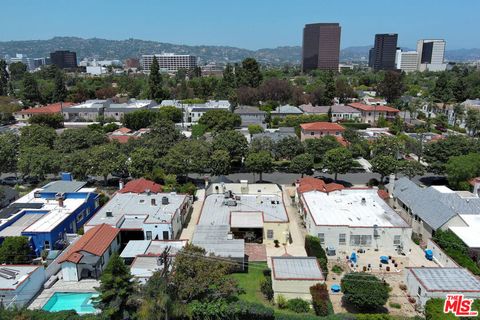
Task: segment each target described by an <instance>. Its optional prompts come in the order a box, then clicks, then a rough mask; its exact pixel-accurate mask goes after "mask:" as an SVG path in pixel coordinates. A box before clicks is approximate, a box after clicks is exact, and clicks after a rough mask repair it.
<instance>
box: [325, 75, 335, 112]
mask: <svg viewBox="0 0 480 320" xmlns="http://www.w3.org/2000/svg"><path fill="white" fill-rule="evenodd" d="M324 83H325V98H326V99H328V101H330V103H329V104H328V105H330V104H331V103H332V101H333V99H334V98H335V93H336V88H335V79H334V76H333V71H331V70H330V71H328V72H327V73H326V77H325V80H324Z"/></svg>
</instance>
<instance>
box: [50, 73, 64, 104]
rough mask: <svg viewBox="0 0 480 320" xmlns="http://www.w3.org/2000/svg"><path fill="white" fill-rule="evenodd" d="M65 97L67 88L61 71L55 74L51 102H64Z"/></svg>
mask: <svg viewBox="0 0 480 320" xmlns="http://www.w3.org/2000/svg"><path fill="white" fill-rule="evenodd" d="M66 97H67V88H66V87H65V80H64V78H63V73H62V71H61V70H57V72H56V73H55V88H54V90H53V97H52V100H53V102H61V101H65V98H66Z"/></svg>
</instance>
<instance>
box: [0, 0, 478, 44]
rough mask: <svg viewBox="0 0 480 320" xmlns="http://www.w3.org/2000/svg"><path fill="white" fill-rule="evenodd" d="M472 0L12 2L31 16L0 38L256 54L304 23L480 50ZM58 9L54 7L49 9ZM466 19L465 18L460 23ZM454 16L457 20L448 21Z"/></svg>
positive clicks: (364, 39)
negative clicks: (462, 1)
mask: <svg viewBox="0 0 480 320" xmlns="http://www.w3.org/2000/svg"><path fill="white" fill-rule="evenodd" d="M467 2H469V10H465V6H462V7H460V6H457V5H456V4H455V3H454V2H452V1H447V0H440V1H433V0H426V1H421V2H419V1H413V0H406V1H404V2H402V6H393V4H388V5H385V4H384V3H383V2H382V1H379V0H370V1H367V2H366V3H361V4H359V3H357V2H355V1H338V2H333V1H311V0H304V1H299V2H296V3H295V4H294V7H293V8H292V6H293V4H292V3H286V2H281V3H279V2H278V1H276V2H274V1H272V0H266V1H262V2H253V1H250V0H247V1H242V2H231V3H229V4H228V6H227V5H224V3H222V2H221V1H219V0H210V1H202V2H199V3H197V2H194V1H190V0H186V1H184V2H182V3H181V4H179V3H156V2H153V1H149V0H145V1H143V2H142V5H141V6H138V8H137V7H135V6H132V5H131V4H130V3H128V2H127V1H116V2H113V1H102V2H101V3H97V2H93V1H91V0H87V1H84V2H82V4H83V5H82V8H84V9H83V10H72V8H71V5H70V4H68V3H63V2H61V1H57V0H53V1H50V2H49V3H50V4H51V6H45V5H44V4H42V3H31V2H27V1H26V0H22V1H16V2H14V3H5V4H4V5H3V8H4V9H5V10H6V12H14V11H15V10H19V9H21V10H22V12H23V14H24V15H25V16H26V17H29V18H28V19H16V18H14V16H15V15H6V17H4V18H3V19H2V22H0V25H1V26H2V27H3V28H4V30H8V32H4V33H1V34H0V41H11V40H14V41H15V40H44V39H50V38H52V37H55V36H76V37H82V38H103V39H112V40H122V39H128V38H135V39H143V40H153V41H160V42H166V43H173V44H186V45H218V46H232V47H239V48H245V49H251V50H255V49H260V48H275V47H278V46H301V44H302V29H303V26H304V25H305V24H310V23H319V22H326V23H329V22H335V23H339V24H340V25H341V26H342V39H341V44H340V47H341V48H346V47H352V46H367V45H372V44H373V43H372V39H373V37H374V35H375V34H377V33H398V35H399V36H398V44H399V46H401V47H408V48H415V45H416V42H417V40H419V39H445V40H446V42H447V45H448V49H460V48H479V47H480V38H478V36H476V32H475V29H474V28H471V26H472V25H474V23H475V22H476V21H475V19H476V17H475V13H476V12H478V10H479V9H480V3H479V2H474V1H467ZM222 4H223V5H222ZM272 4H274V6H273V7H272ZM51 7H55V10H50V8H51ZM185 7H188V8H189V10H185ZM144 8H150V9H149V10H143V9H144ZM378 8H384V9H385V10H383V11H379V10H378ZM412 8H415V10H411V9H412ZM59 12H62V13H63V14H59ZM295 12H302V15H298V14H295ZM426 12H428V14H425V13H426ZM359 13H360V14H359ZM460 16H461V19H457V18H455V17H460ZM86 17H88V18H86ZM122 17H125V18H122ZM452 19H455V23H452V24H449V23H446V22H448V21H449V20H452ZM72 21H77V22H81V23H72ZM94 21H96V22H98V21H102V26H103V27H102V28H98V23H90V22H94ZM120 21H121V23H120ZM452 21H453V20H452ZM219 26H221V28H220V27H219Z"/></svg>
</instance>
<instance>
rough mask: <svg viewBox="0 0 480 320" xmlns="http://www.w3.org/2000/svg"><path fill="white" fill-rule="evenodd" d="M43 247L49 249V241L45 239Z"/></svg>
mask: <svg viewBox="0 0 480 320" xmlns="http://www.w3.org/2000/svg"><path fill="white" fill-rule="evenodd" d="M43 249H45V250H50V241H45V242H44V243H43Z"/></svg>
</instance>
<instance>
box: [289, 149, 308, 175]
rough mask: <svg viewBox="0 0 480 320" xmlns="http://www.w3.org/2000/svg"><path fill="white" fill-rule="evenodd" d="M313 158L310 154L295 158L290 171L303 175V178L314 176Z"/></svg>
mask: <svg viewBox="0 0 480 320" xmlns="http://www.w3.org/2000/svg"><path fill="white" fill-rule="evenodd" d="M313 160H314V159H313V156H312V155H311V154H308V153H304V154H299V155H298V156H295V157H294V158H293V159H292V161H291V162H290V171H291V172H295V173H301V174H302V178H303V175H304V174H312V169H313V164H314V161H313Z"/></svg>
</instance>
